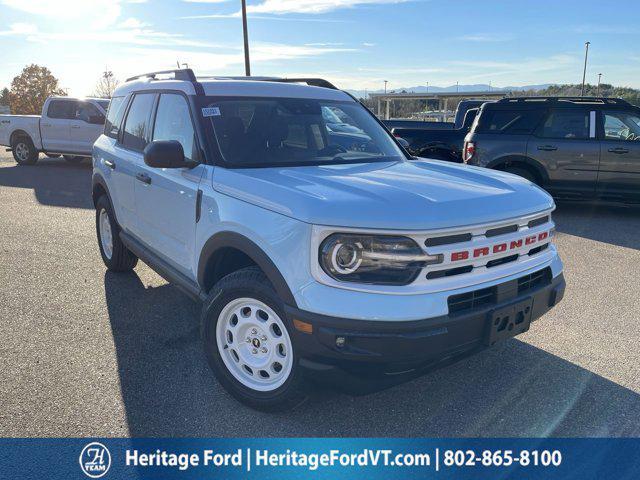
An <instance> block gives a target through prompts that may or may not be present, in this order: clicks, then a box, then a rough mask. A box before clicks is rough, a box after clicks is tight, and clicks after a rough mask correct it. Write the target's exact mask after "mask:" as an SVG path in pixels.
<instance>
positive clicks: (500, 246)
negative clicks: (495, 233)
mask: <svg viewBox="0 0 640 480" xmlns="http://www.w3.org/2000/svg"><path fill="white" fill-rule="evenodd" d="M506 251H507V244H506V243H499V244H498V245H494V246H493V253H500V252H506Z"/></svg>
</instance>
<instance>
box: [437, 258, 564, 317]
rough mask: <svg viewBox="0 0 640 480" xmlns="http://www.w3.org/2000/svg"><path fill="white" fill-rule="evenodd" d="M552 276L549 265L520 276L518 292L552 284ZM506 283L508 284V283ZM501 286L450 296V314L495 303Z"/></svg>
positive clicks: (521, 292) (520, 293)
mask: <svg viewBox="0 0 640 480" xmlns="http://www.w3.org/2000/svg"><path fill="white" fill-rule="evenodd" d="M551 278H552V277H551V268H549V267H547V268H544V269H542V270H539V271H537V272H534V273H531V274H529V275H525V276H523V277H520V278H518V280H517V282H518V293H517V294H518V295H522V294H523V293H526V292H529V291H531V290H534V289H536V288H538V287H541V286H543V285H549V284H551ZM512 281H513V280H512ZM507 283H508V282H507ZM504 285H506V283H505V284H504ZM501 286H502V285H496V286H493V287H489V288H483V289H481V290H474V291H472V292H467V293H460V294H458V295H452V296H450V297H449V299H448V301H447V303H448V304H449V314H450V315H455V314H459V313H462V312H470V311H473V310H479V309H481V308H483V307H487V306H492V305H495V304H496V303H497V297H498V295H497V294H498V288H500V287H501ZM514 296H515V294H514Z"/></svg>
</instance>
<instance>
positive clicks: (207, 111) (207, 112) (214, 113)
mask: <svg viewBox="0 0 640 480" xmlns="http://www.w3.org/2000/svg"><path fill="white" fill-rule="evenodd" d="M202 116H203V117H219V116H220V108H219V107H208V108H203V109H202Z"/></svg>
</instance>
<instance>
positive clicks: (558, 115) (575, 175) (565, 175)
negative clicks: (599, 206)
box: [527, 109, 600, 198]
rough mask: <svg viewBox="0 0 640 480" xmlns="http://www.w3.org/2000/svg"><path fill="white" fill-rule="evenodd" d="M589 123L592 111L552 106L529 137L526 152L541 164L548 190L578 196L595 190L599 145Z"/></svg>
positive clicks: (589, 193)
mask: <svg viewBox="0 0 640 480" xmlns="http://www.w3.org/2000/svg"><path fill="white" fill-rule="evenodd" d="M593 125H595V112H589V111H586V110H583V109H557V110H553V109H552V110H551V111H550V112H549V114H548V116H547V118H546V119H545V121H544V122H543V124H542V125H540V127H539V128H538V129H537V131H536V134H535V135H533V136H531V137H529V141H528V142H527V156H529V157H531V158H534V159H535V160H537V161H538V162H540V163H541V164H542V165H544V166H545V169H546V171H547V173H548V175H549V185H548V189H549V191H551V192H552V193H554V194H558V195H563V196H571V197H578V198H579V197H592V196H593V195H594V194H595V190H596V183H597V179H598V164H599V161H600V146H599V143H598V141H597V139H596V138H595V137H596V135H595V129H594V127H593Z"/></svg>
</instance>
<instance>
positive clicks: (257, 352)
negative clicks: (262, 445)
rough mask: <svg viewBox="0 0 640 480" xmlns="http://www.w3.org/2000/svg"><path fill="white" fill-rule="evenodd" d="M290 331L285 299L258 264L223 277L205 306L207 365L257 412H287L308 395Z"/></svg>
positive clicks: (204, 331) (226, 387)
mask: <svg viewBox="0 0 640 480" xmlns="http://www.w3.org/2000/svg"><path fill="white" fill-rule="evenodd" d="M289 332H290V327H289V325H288V321H287V320H286V316H285V314H284V309H283V305H282V301H281V300H280V299H279V298H278V296H277V294H276V293H275V291H274V290H273V288H272V287H271V284H270V283H269V281H268V280H267V278H266V277H265V275H264V273H262V271H260V270H259V269H257V268H255V267H250V268H244V269H242V270H238V271H237V272H234V273H231V274H229V275H227V276H226V277H224V278H223V279H222V280H220V281H219V282H218V283H217V284H216V285H215V286H214V287H213V289H212V291H211V293H210V295H209V299H208V301H207V302H206V303H205V306H204V308H203V312H202V338H203V342H204V348H205V352H206V355H207V360H208V361H209V365H210V366H211V368H212V370H213V372H214V374H215V376H216V378H217V379H218V381H219V382H220V383H221V384H222V386H223V387H224V388H225V389H226V390H227V391H228V392H229V393H231V395H233V396H234V397H235V398H236V399H237V400H239V401H240V402H242V403H244V404H245V405H248V406H250V407H252V408H255V409H257V410H263V411H282V410H288V409H290V408H293V407H295V406H296V405H298V404H300V403H301V402H302V401H304V399H305V398H306V396H305V394H304V392H303V379H302V373H301V372H300V368H299V367H298V358H297V355H296V352H295V346H294V345H293V342H292V340H291V337H290V334H289Z"/></svg>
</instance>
